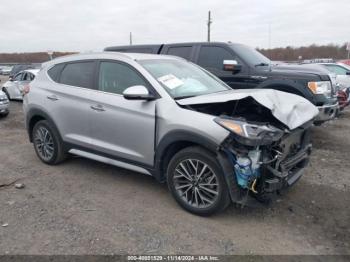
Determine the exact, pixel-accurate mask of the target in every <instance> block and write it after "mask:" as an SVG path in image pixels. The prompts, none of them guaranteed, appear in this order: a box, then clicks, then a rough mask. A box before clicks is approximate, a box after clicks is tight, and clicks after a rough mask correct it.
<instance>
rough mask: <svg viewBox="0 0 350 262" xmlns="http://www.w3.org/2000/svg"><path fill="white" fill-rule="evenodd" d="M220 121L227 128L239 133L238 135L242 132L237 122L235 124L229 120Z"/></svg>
mask: <svg viewBox="0 0 350 262" xmlns="http://www.w3.org/2000/svg"><path fill="white" fill-rule="evenodd" d="M221 123H222V124H223V126H225V127H226V128H228V129H231V130H232V131H233V132H235V133H236V134H240V135H243V134H244V133H243V129H242V127H241V126H240V125H238V124H235V123H233V122H231V121H222V122H221Z"/></svg>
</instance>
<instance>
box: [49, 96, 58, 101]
mask: <svg viewBox="0 0 350 262" xmlns="http://www.w3.org/2000/svg"><path fill="white" fill-rule="evenodd" d="M47 99H49V100H51V101H57V100H58V99H59V98H58V97H57V96H55V95H50V96H47Z"/></svg>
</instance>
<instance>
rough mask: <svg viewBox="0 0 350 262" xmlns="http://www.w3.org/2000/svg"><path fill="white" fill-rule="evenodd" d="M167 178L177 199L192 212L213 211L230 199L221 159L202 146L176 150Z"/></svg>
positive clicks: (222, 207)
mask: <svg viewBox="0 0 350 262" xmlns="http://www.w3.org/2000/svg"><path fill="white" fill-rule="evenodd" d="M167 182H168V187H169V189H170V191H171V193H172V195H173V196H174V198H175V200H176V201H177V202H178V203H179V204H180V205H181V206H182V207H183V208H184V209H186V210H188V211H189V212H191V213H194V214H197V215H202V216H208V215H212V214H214V213H217V212H219V211H221V210H223V209H225V208H226V207H227V206H228V205H229V203H230V197H229V192H228V188H227V184H226V182H225V178H224V175H223V172H222V170H221V168H220V166H219V163H218V162H217V160H216V158H215V156H214V154H212V153H210V152H209V151H207V150H205V149H203V148H201V147H189V148H185V149H183V150H181V151H179V152H178V153H177V154H175V156H174V157H173V158H172V159H171V161H170V163H169V166H168V170H167Z"/></svg>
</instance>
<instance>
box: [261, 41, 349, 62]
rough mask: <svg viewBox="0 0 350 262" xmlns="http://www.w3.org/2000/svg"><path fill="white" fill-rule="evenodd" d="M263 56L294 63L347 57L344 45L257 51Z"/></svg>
mask: <svg viewBox="0 0 350 262" xmlns="http://www.w3.org/2000/svg"><path fill="white" fill-rule="evenodd" d="M257 50H258V51H259V52H261V53H263V54H264V55H265V56H267V57H268V58H270V59H271V60H275V61H296V60H299V59H300V58H301V59H314V58H333V59H335V60H337V59H345V58H347V56H348V51H347V50H346V44H343V45H335V44H328V45H316V44H313V45H310V46H302V47H292V46H287V47H279V48H272V49H259V48H257Z"/></svg>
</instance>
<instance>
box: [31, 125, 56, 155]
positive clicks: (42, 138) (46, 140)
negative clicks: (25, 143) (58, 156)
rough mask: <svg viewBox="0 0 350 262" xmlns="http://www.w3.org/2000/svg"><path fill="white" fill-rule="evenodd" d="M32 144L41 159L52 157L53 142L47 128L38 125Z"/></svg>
mask: <svg viewBox="0 0 350 262" xmlns="http://www.w3.org/2000/svg"><path fill="white" fill-rule="evenodd" d="M34 144H35V147H36V149H37V151H38V153H39V155H40V157H41V158H42V159H43V160H45V161H49V160H50V159H51V158H52V156H53V154H54V143H53V139H52V136H51V134H50V132H49V130H47V129H46V128H45V127H43V126H40V127H39V128H38V129H37V130H36V132H35V135H34Z"/></svg>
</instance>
